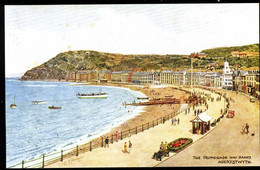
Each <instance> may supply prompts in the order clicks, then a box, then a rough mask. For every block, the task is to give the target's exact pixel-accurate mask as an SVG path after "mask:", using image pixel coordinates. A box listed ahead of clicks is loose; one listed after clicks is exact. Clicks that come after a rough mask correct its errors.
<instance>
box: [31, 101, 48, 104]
mask: <svg viewBox="0 0 260 170" xmlns="http://www.w3.org/2000/svg"><path fill="white" fill-rule="evenodd" d="M46 103H47V102H46V101H32V104H46Z"/></svg>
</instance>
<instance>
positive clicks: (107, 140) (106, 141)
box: [105, 137, 109, 148]
mask: <svg viewBox="0 0 260 170" xmlns="http://www.w3.org/2000/svg"><path fill="white" fill-rule="evenodd" d="M108 142H109V139H108V137H107V138H106V140H105V147H106V146H107V147H108V148H109V145H108Z"/></svg>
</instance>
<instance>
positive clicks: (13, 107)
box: [10, 96, 17, 109]
mask: <svg viewBox="0 0 260 170" xmlns="http://www.w3.org/2000/svg"><path fill="white" fill-rule="evenodd" d="M10 108H11V109H15V108H17V105H16V104H15V96H14V103H13V104H10Z"/></svg>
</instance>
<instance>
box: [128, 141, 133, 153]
mask: <svg viewBox="0 0 260 170" xmlns="http://www.w3.org/2000/svg"><path fill="white" fill-rule="evenodd" d="M128 148H129V151H128V153H130V152H131V149H132V143H131V141H129V145H128Z"/></svg>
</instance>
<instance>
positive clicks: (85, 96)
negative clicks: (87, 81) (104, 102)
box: [77, 93, 107, 99]
mask: <svg viewBox="0 0 260 170" xmlns="http://www.w3.org/2000/svg"><path fill="white" fill-rule="evenodd" d="M77 97H78V98H80V99H94V98H107V93H90V94H84V93H82V94H80V93H78V94H77Z"/></svg>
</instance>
